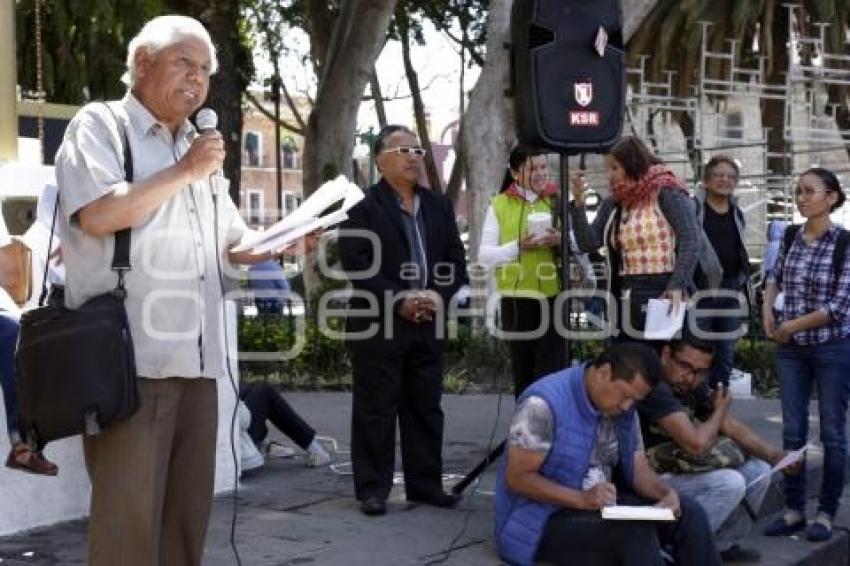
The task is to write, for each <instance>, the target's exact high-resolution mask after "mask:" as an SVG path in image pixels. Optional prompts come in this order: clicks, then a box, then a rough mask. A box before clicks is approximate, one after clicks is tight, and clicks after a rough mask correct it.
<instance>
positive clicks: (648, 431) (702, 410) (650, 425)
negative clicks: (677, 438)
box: [637, 382, 713, 449]
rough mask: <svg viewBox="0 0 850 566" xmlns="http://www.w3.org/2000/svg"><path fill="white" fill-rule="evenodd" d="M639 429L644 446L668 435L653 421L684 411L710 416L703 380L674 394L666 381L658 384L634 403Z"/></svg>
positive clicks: (696, 416) (695, 416)
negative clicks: (691, 389)
mask: <svg viewBox="0 0 850 566" xmlns="http://www.w3.org/2000/svg"><path fill="white" fill-rule="evenodd" d="M637 409H638V414H639V415H640V430H641V433H642V434H643V444H644V447H645V448H646V449H649V448H652V447H653V446H657V445H658V444H661V443H662V442H668V441H669V440H670V437H669V436H668V435H667V433H665V432H664V431H663V430H661V429H660V428H659V427H658V426H657V425H656V424H655V422H656V421H658V420H660V419H663V418H664V417H666V416H668V415H672V414H673V413H679V412H685V413H687V414H688V416H689V417H690V419H691V420H692V421H693V420H695V419H696V420H700V421H704V420H707V419H708V418H710V417H711V413H712V412H713V407H712V403H711V390H710V389H709V388H708V385H707V384H706V383H705V382H702V383H701V384H699V386H697V388H696V389H694V390H693V391H691V392H690V393H688V394H685V395H677V394H676V393H674V392H673V390H672V389H670V386H669V385H667V384H666V383H663V382H662V383H659V384H658V385H656V386H655V387H654V388H653V389H652V391H651V392H650V393H649V395H647V396H646V397H645V398H644V400H643V401H640V402H639V403H638V404H637Z"/></svg>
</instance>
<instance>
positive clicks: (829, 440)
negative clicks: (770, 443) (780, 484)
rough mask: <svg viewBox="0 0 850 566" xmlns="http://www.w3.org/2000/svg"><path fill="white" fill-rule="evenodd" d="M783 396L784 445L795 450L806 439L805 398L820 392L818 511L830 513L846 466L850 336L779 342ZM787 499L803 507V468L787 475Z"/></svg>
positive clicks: (838, 496)
mask: <svg viewBox="0 0 850 566" xmlns="http://www.w3.org/2000/svg"><path fill="white" fill-rule="evenodd" d="M776 369H777V370H778V371H779V392H780V395H781V397H782V444H783V447H784V448H785V449H786V450H798V449H800V448H802V447H803V446H805V444H806V442H807V441H808V439H809V402H810V401H811V397H812V389H813V388H816V391H817V392H818V418H819V421H820V439H821V442H822V443H823V482H822V483H821V489H820V499H819V501H818V511H823V512H825V513H827V514H829V515H830V516H832V517H834V516H835V513H836V512H837V511H838V503H839V501H840V499H841V493H842V492H843V490H844V478H845V466H846V465H847V433H846V432H845V425H846V423H847V402H848V400H847V394H848V384H850V338H833V339H832V340H830V341H828V342H824V343H823V344H813V345H806V346H803V345H800V344H790V343H789V344H782V345H781V346H779V351H778V352H777V354H776ZM784 481H785V504H786V505H787V506H788V508H789V509H795V510H797V511H803V509H804V506H805V503H806V470H805V467H803V470H802V471H800V472H799V473H797V474H793V475H786V476H785V478H784Z"/></svg>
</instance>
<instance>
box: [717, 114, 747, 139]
mask: <svg viewBox="0 0 850 566" xmlns="http://www.w3.org/2000/svg"><path fill="white" fill-rule="evenodd" d="M720 137H721V138H724V139H727V140H741V139H744V117H743V116H742V115H741V113H740V112H729V113H727V114H723V115H722V116H721V118H720Z"/></svg>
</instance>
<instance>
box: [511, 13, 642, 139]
mask: <svg viewBox="0 0 850 566" xmlns="http://www.w3.org/2000/svg"><path fill="white" fill-rule="evenodd" d="M624 89H625V54H624V52H623V34H622V14H621V13H620V6H619V2H618V0H515V1H514V5H513V10H512V12H511V94H512V95H513V98H514V111H515V120H516V124H517V135H518V137H519V141H520V142H521V143H523V144H526V145H530V146H533V147H538V148H541V149H550V150H554V151H557V152H560V153H568V154H569V153H580V152H591V153H593V152H597V153H602V152H605V151H607V150H608V149H609V148H610V147H611V146H612V145H613V144H614V143H616V141H617V140H618V139H619V138H620V134H621V132H622V129H623V114H624V111H625V92H624Z"/></svg>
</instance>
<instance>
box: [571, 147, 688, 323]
mask: <svg viewBox="0 0 850 566" xmlns="http://www.w3.org/2000/svg"><path fill="white" fill-rule="evenodd" d="M605 164H606V167H607V171H608V181H609V183H610V186H611V196H610V197H609V198H607V199H605V200H604V201H602V203H601V204H600V206H599V209H598V211H597V213H596V218H594V220H593V224H588V221H587V216H586V214H585V208H584V204H585V203H584V199H585V187H584V183H583V181H582V179H581V176H580V175H574V176H573V178H572V179H571V181H572V182H571V187H572V192H573V197H574V199H575V200H574V203H575V206H574V207H573V208H572V211H573V214H572V219H573V222H574V224H575V225H574V231H575V234H576V238H577V240H578V244H579V247H580V248H581V249H582V251H593V250H596V249H599V248H600V247H602V246H603V245H604V246H605V248H606V250H607V254H606V258H607V261H608V268H609V269H608V273H609V274H610V277H609V292H611V293H612V294H613V297H616V298H617V300H618V303H619V308H618V316H617V322H618V324H617V330H618V331H619V333H618V334H617V335H616V339H617V340H642V339H643V330H644V323H645V320H646V311H645V308H646V304H647V302H648V301H649V299H652V298H665V299H668V300H670V303H671V306H670V308H671V310H674V309H675V310H677V309H679V308H685V302H686V300H687V294H688V290H689V288H690V287H691V285H692V280H693V274H694V268H695V266H696V264H697V260H698V249H699V247H698V246H699V239H698V234H699V232H698V226H697V224H696V221H695V219H694V212H693V204H692V202H691V198H690V196H689V195H688V191H687V189H685V187H684V184H683V183H682V181H681V180H679V179H678V178H677V177H676V175H675V174H674V173H673V172H672V171H671V170H670V169H669V168H668V167H667V166H665V165H664V164H663V163H662V162H661V160H659V159H658V158H657V157H655V156H654V155H652V153H651V152H650V151H649V149H648V148H647V147H646V145H644V144H643V142H641V141H640V140H639V139H637V138H635V137H626V138H623V139H622V140H620V141H619V142H618V143H617V144H616V145H615V146H614V147H613V148H612V149H611V151H610V152H609V153H608V155H606V156H605Z"/></svg>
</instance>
